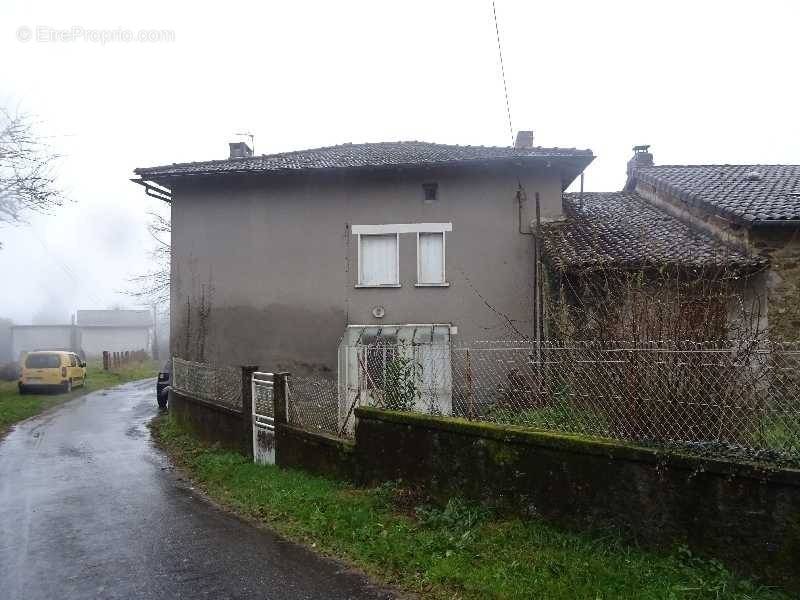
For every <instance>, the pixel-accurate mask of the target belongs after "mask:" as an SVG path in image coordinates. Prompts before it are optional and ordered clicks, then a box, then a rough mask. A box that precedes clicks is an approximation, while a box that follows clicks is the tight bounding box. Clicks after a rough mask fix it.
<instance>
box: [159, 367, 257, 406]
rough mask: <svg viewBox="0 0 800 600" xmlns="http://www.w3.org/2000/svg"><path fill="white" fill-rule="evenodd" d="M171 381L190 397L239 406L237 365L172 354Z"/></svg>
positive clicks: (238, 371)
mask: <svg viewBox="0 0 800 600" xmlns="http://www.w3.org/2000/svg"><path fill="white" fill-rule="evenodd" d="M172 385H173V387H174V388H175V389H176V390H177V391H179V392H181V393H183V394H185V395H188V396H191V397H193V398H200V399H201V400H206V401H207V402H213V403H214V404H219V405H221V406H225V407H227V408H232V409H234V410H242V374H241V370H240V369H239V368H236V367H220V366H213V365H207V364H203V363H196V362H191V361H188V360H183V359H180V358H173V359H172Z"/></svg>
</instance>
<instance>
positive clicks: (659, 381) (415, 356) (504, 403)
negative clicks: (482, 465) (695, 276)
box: [289, 341, 800, 465]
mask: <svg viewBox="0 0 800 600" xmlns="http://www.w3.org/2000/svg"><path fill="white" fill-rule="evenodd" d="M357 406H376V407H380V408H386V409H390V410H400V411H414V412H422V413H426V414H433V415H442V416H453V417H461V418H465V419H469V420H479V421H488V422H493V423H500V424H506V425H515V426H520V427H526V428H532V429H539V430H546V431H554V432H560V433H567V434H578V435H582V436H588V437H594V438H605V439H614V440H621V441H631V442H637V443H644V444H652V445H657V446H660V447H672V448H678V449H681V450H684V451H690V452H694V453H702V454H706V455H711V456H718V457H730V458H737V459H748V460H759V461H764V462H772V463H780V464H793V465H795V464H800V345H798V344H797V343H794V344H781V343H767V342H759V343H728V344H720V343H696V342H647V343H642V342H637V343H628V342H570V343H569V344H556V343H553V342H540V343H536V342H530V341H523V342H513V341H511V342H509V341H503V342H497V341H492V342H483V343H474V344H472V345H470V346H469V347H467V346H458V345H455V344H442V345H433V344H418V345H417V344H405V345H404V344H396V345H390V344H385V345H384V344H380V343H376V344H370V345H364V346H350V347H343V348H340V355H339V380H338V385H337V382H333V381H328V380H322V379H315V378H305V377H293V378H292V379H291V395H290V403H289V421H290V423H292V424H293V425H296V426H298V427H302V428H304V429H308V430H312V431H323V432H326V433H330V434H334V435H339V436H343V437H347V436H352V433H353V430H354V416H353V411H354V408H355V407H357Z"/></svg>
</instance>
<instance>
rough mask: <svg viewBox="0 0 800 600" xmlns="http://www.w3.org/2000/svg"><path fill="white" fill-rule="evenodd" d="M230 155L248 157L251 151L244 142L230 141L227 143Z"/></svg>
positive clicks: (231, 156)
mask: <svg viewBox="0 0 800 600" xmlns="http://www.w3.org/2000/svg"><path fill="white" fill-rule="evenodd" d="M228 147H229V148H230V151H231V155H230V158H248V157H250V156H253V151H252V150H251V149H250V146H248V145H247V144H246V143H244V142H231V143H229V144H228Z"/></svg>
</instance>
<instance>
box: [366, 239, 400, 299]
mask: <svg viewBox="0 0 800 600" xmlns="http://www.w3.org/2000/svg"><path fill="white" fill-rule="evenodd" d="M397 238H398V235H397V234H396V233H391V234H380V235H363V234H361V235H359V236H358V285H361V286H399V285H400V279H399V276H398V268H397V266H398V254H397Z"/></svg>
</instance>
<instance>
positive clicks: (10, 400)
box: [0, 361, 158, 435]
mask: <svg viewBox="0 0 800 600" xmlns="http://www.w3.org/2000/svg"><path fill="white" fill-rule="evenodd" d="M157 372H158V365H157V364H156V363H154V362H151V361H146V362H141V363H134V364H129V365H125V366H124V367H119V368H118V369H114V370H111V371H104V370H103V367H102V365H101V364H99V363H90V364H89V365H88V367H87V371H86V386H84V387H79V388H75V389H74V390H73V391H72V393H70V394H60V393H59V394H56V393H49V394H26V395H24V396H20V395H19V392H18V390H17V382H16V381H0V435H2V434H3V433H5V431H6V430H7V429H8V428H9V427H10V426H11V425H13V424H14V423H17V422H19V421H22V420H24V419H27V418H28V417H32V416H33V415H36V414H39V413H40V412H43V411H45V410H47V409H48V408H50V407H51V406H55V405H57V404H62V403H64V402H66V401H67V400H71V399H72V398H75V397H77V396H82V395H83V394H86V393H89V392H93V391H95V390H101V389H105V388H109V387H113V386H115V385H119V384H120V383H126V382H128V381H136V380H137V379H146V378H148V377H154V376H155V375H156V373H157Z"/></svg>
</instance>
